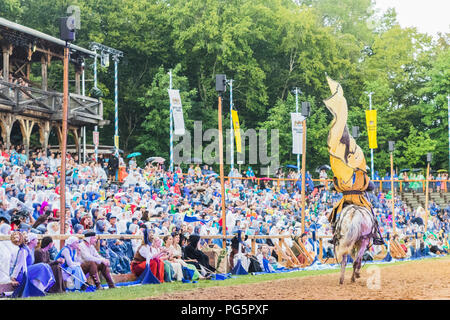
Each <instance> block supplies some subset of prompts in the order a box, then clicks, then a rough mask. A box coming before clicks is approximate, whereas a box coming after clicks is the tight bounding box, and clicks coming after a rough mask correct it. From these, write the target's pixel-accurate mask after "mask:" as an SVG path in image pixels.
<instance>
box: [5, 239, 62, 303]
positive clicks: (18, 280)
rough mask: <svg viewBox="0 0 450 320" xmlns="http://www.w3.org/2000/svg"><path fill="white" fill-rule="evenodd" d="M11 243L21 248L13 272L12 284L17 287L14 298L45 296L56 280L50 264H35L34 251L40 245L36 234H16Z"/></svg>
mask: <svg viewBox="0 0 450 320" xmlns="http://www.w3.org/2000/svg"><path fill="white" fill-rule="evenodd" d="M11 241H12V242H13V243H14V244H15V245H17V246H19V251H18V252H17V256H16V258H15V262H14V264H13V266H12V271H11V282H12V283H13V285H14V286H15V287H16V289H15V290H14V292H13V294H12V297H14V298H17V297H22V298H26V297H32V296H44V295H45V292H46V291H47V290H48V289H49V288H51V287H52V286H53V284H54V283H55V278H54V277H53V272H52V269H51V268H50V266H49V265H48V264H45V263H36V264H34V262H35V261H34V249H35V248H36V245H37V243H38V240H37V236H36V234H34V233H30V234H26V233H20V232H14V233H13V234H12V235H11Z"/></svg>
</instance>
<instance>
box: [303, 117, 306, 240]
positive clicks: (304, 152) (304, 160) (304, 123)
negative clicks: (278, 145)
mask: <svg viewBox="0 0 450 320" xmlns="http://www.w3.org/2000/svg"><path fill="white" fill-rule="evenodd" d="M302 125H303V135H302V138H303V143H302V144H303V146H302V148H303V150H302V233H304V232H305V180H306V179H305V175H306V168H305V167H306V118H305V119H304V120H303V122H302Z"/></svg>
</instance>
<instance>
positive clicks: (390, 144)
mask: <svg viewBox="0 0 450 320" xmlns="http://www.w3.org/2000/svg"><path fill="white" fill-rule="evenodd" d="M388 143H389V152H393V151H394V145H395V142H394V141H389V142H388Z"/></svg>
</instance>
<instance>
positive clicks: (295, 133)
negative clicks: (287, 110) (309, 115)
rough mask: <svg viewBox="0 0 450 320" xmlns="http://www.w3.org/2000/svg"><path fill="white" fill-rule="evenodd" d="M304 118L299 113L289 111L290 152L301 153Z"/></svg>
mask: <svg viewBox="0 0 450 320" xmlns="http://www.w3.org/2000/svg"><path fill="white" fill-rule="evenodd" d="M304 119H305V117H304V116H302V114H301V113H295V112H292V113H291V122H292V153H293V154H302V150H303V125H302V123H303V120H304Z"/></svg>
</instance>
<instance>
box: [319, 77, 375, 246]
mask: <svg viewBox="0 0 450 320" xmlns="http://www.w3.org/2000/svg"><path fill="white" fill-rule="evenodd" d="M327 81H328V85H329V87H330V89H331V93H332V96H331V97H330V98H328V99H327V100H324V103H325V105H326V107H327V108H328V110H329V111H330V112H331V113H332V114H333V121H332V123H331V129H330V133H329V135H328V140H327V144H328V151H329V153H330V166H331V170H332V171H333V174H334V177H333V182H334V187H335V189H336V191H337V192H341V193H342V194H343V197H342V199H341V200H340V201H339V202H338V203H337V204H336V205H335V206H334V208H333V210H332V212H331V215H330V217H329V221H330V223H331V224H332V226H333V228H336V218H337V215H338V214H339V213H340V212H341V211H342V209H343V208H344V207H345V206H347V205H349V204H355V205H357V206H360V207H366V208H367V209H368V210H369V211H371V212H372V214H373V210H372V206H371V204H370V202H369V201H368V200H367V198H366V197H365V195H364V192H365V191H366V190H368V187H369V182H370V179H369V176H368V175H367V172H366V159H365V158H364V154H363V152H362V150H361V148H360V147H359V146H358V145H357V144H356V141H355V139H354V138H353V137H352V136H351V135H350V134H349V131H348V128H347V116H348V109H347V100H346V99H345V97H344V91H343V90H342V87H341V85H340V84H339V83H338V82H336V81H334V80H332V79H331V78H329V77H327ZM374 221H375V223H376V219H375V217H374ZM334 231H335V230H334ZM373 233H374V235H375V236H377V233H379V231H378V230H374V232H373ZM335 234H336V232H335ZM334 240H335V239H334ZM383 243H384V242H383V239H382V238H381V236H380V237H379V238H374V244H383Z"/></svg>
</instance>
